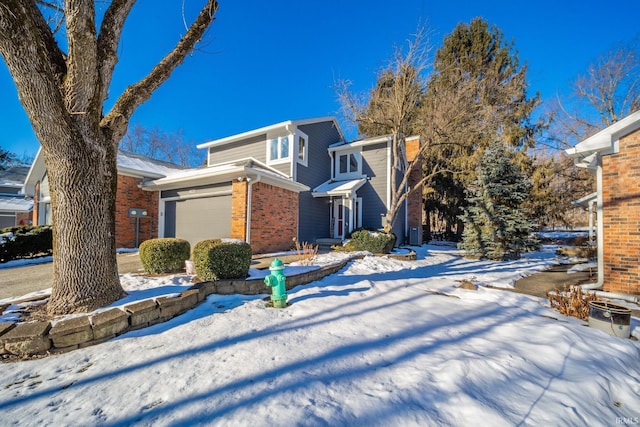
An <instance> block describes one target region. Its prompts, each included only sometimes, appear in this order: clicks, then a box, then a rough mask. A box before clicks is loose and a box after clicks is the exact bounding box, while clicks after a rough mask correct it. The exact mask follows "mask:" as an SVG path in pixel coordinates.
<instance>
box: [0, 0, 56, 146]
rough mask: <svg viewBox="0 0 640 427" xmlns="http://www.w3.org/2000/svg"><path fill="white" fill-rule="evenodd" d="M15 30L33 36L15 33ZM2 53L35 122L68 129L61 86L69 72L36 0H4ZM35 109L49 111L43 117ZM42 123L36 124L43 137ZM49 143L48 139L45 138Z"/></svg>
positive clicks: (0, 9) (0, 21)
mask: <svg viewBox="0 0 640 427" xmlns="http://www.w3.org/2000/svg"><path fill="white" fill-rule="evenodd" d="M15 34H23V35H29V37H14V35H15ZM0 53H1V54H2V57H3V58H4V60H5V63H6V64H7V67H8V68H9V71H10V73H11V75H12V76H13V77H14V80H16V87H17V89H18V98H19V99H20V102H21V103H22V104H23V105H24V106H25V110H26V111H27V114H28V115H29V119H30V120H31V122H32V123H44V124H45V125H46V126H47V127H49V128H56V129H58V130H62V129H66V126H65V125H66V124H67V123H68V116H67V114H66V111H65V109H64V108H61V106H62V105H63V102H61V101H62V98H61V94H60V90H59V87H60V85H61V84H62V81H63V79H64V75H65V73H66V62H65V58H64V55H63V53H62V51H60V49H59V48H58V45H57V44H56V42H55V39H54V38H53V34H52V33H51V30H50V29H49V27H48V26H47V22H46V20H45V19H44V17H43V16H42V13H41V12H40V10H39V9H38V7H37V6H36V4H35V3H34V2H31V1H21V0H6V1H3V3H2V5H1V7H0ZM35 111H47V113H48V116H47V117H42V116H41V115H40V114H35V113H34V112H35ZM39 129H40V128H39V127H38V126H34V130H35V132H36V135H37V136H38V139H40V140H41V141H42V135H41V134H40V133H39ZM43 144H46V142H43Z"/></svg>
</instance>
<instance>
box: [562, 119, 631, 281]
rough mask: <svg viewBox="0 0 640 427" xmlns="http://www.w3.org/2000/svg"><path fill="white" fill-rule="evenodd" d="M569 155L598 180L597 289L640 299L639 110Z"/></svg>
mask: <svg viewBox="0 0 640 427" xmlns="http://www.w3.org/2000/svg"><path fill="white" fill-rule="evenodd" d="M567 153H568V154H569V155H570V156H572V157H573V158H574V162H575V164H576V165H577V166H579V167H584V168H587V169H589V170H590V171H592V172H593V173H594V174H595V175H596V182H597V211H598V215H597V230H598V231H597V242H598V285H601V286H602V289H603V290H604V291H607V292H616V293H623V294H640V111H637V112H635V113H632V114H630V115H628V116H627V117H625V118H623V119H622V120H619V121H618V122H616V123H614V124H613V125H611V126H609V127H607V128H605V129H603V130H602V131H600V132H598V133H597V134H595V135H593V136H591V137H589V138H587V139H585V140H584V141H582V142H580V143H579V144H577V145H576V146H575V147H573V148H570V149H568V150H567Z"/></svg>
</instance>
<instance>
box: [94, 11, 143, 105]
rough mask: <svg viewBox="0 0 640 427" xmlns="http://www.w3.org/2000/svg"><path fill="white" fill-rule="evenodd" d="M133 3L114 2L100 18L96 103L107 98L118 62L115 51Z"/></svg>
mask: <svg viewBox="0 0 640 427" xmlns="http://www.w3.org/2000/svg"><path fill="white" fill-rule="evenodd" d="M134 3H135V0H114V1H112V2H111V4H110V5H109V8H108V9H107V11H106V12H105V14H104V17H103V18H102V24H101V25H100V33H99V35H98V45H97V49H98V58H99V61H100V69H99V73H100V88H99V90H98V93H99V96H98V99H96V101H97V102H100V103H102V102H104V100H106V99H107V97H108V91H109V85H110V84H111V78H112V77H113V70H114V68H115V66H116V63H117V62H118V53H117V51H118V44H119V43H120V37H121V36H122V29H123V28H124V22H125V20H126V19H127V17H128V16H129V13H130V12H131V8H132V7H133V5H134Z"/></svg>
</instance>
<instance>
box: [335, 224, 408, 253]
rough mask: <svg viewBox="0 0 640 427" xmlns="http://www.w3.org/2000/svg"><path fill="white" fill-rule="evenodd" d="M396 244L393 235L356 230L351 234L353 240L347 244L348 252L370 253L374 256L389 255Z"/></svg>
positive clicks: (345, 246)
mask: <svg viewBox="0 0 640 427" xmlns="http://www.w3.org/2000/svg"><path fill="white" fill-rule="evenodd" d="M395 243H396V236H395V234H393V233H385V232H384V231H370V230H364V229H362V230H356V231H354V232H353V233H351V239H350V240H349V241H348V242H347V243H345V245H344V248H345V249H346V250H348V251H354V252H355V251H368V252H371V253H374V254H388V253H389V252H391V250H392V249H393V246H394V245H395Z"/></svg>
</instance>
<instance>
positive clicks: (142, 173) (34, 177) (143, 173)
mask: <svg viewBox="0 0 640 427" xmlns="http://www.w3.org/2000/svg"><path fill="white" fill-rule="evenodd" d="M117 167H118V173H119V174H123V175H130V176H135V177H139V178H147V179H158V178H163V177H165V176H167V175H169V174H172V173H175V172H177V171H182V170H185V169H186V168H185V167H183V166H179V165H176V164H173V163H169V162H164V161H162V160H156V159H152V158H150V157H146V156H142V155H140V154H134V153H130V152H128V151H122V150H118V157H117ZM45 173H46V167H45V164H44V153H43V151H42V148H40V149H39V150H38V153H37V154H36V158H35V159H34V160H33V163H32V164H31V168H30V169H29V172H28V174H27V177H26V179H25V180H24V193H25V194H28V195H33V192H34V191H35V184H36V182H38V181H39V180H41V179H42V177H43V176H44V175H45Z"/></svg>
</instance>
